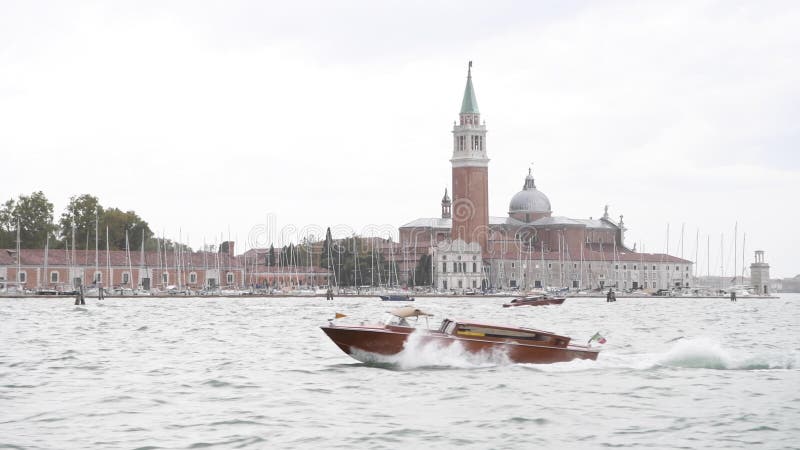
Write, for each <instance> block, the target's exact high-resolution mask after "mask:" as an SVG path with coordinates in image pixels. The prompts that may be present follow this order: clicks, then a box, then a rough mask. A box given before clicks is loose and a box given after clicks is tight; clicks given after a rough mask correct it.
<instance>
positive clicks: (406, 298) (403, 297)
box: [379, 295, 414, 302]
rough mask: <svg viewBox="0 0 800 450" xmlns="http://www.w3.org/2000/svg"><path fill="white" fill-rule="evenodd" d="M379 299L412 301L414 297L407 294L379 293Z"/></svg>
mask: <svg viewBox="0 0 800 450" xmlns="http://www.w3.org/2000/svg"><path fill="white" fill-rule="evenodd" d="M379 297H380V298H381V300H383V301H385V302H413V301H414V297H409V296H408V295H380V296H379Z"/></svg>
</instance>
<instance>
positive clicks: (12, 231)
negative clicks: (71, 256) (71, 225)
mask: <svg viewBox="0 0 800 450" xmlns="http://www.w3.org/2000/svg"><path fill="white" fill-rule="evenodd" d="M17 227H19V237H20V246H21V247H22V248H44V246H45V243H46V242H47V235H48V234H49V233H53V232H54V231H55V229H56V227H55V225H54V224H53V204H52V203H50V202H49V201H48V200H47V197H45V195H44V193H43V192H42V191H36V192H33V193H31V195H20V196H19V198H18V199H17V201H16V202H15V201H14V200H13V199H11V200H8V201H6V202H5V203H4V204H3V207H2V209H0V235H2V236H0V239H1V240H2V244H3V245H2V246H3V247H7V248H10V247H13V246H16V239H17V237H16V232H17Z"/></svg>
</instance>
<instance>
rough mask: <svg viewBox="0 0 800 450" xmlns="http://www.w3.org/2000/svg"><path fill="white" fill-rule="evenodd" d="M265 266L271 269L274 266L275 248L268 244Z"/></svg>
mask: <svg viewBox="0 0 800 450" xmlns="http://www.w3.org/2000/svg"><path fill="white" fill-rule="evenodd" d="M267 265H268V266H270V267H272V266H274V265H275V246H274V245H272V244H269V255H267Z"/></svg>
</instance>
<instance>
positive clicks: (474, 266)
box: [472, 263, 478, 272]
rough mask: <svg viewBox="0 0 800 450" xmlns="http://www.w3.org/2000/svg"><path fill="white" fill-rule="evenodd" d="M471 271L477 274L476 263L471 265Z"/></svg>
mask: <svg viewBox="0 0 800 450" xmlns="http://www.w3.org/2000/svg"><path fill="white" fill-rule="evenodd" d="M472 271H473V272H477V271H478V263H472Z"/></svg>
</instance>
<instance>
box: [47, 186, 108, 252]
mask: <svg viewBox="0 0 800 450" xmlns="http://www.w3.org/2000/svg"><path fill="white" fill-rule="evenodd" d="M103 213H104V210H103V207H102V206H100V200H98V198H97V197H95V196H93V195H89V194H83V195H80V196H74V195H73V196H72V197H70V199H69V204H68V205H67V207H66V209H65V210H64V212H63V213H61V219H60V220H59V222H58V224H59V227H60V228H61V236H62V237H64V238H69V237H70V236H71V235H72V227H73V225H74V226H75V236H76V239H77V237H80V236H87V235H92V236H94V234H95V220H96V219H99V218H102V217H103ZM98 234H100V240H101V241H102V242H105V232H104V231H103V230H102V228H101V229H100V230H98Z"/></svg>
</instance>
